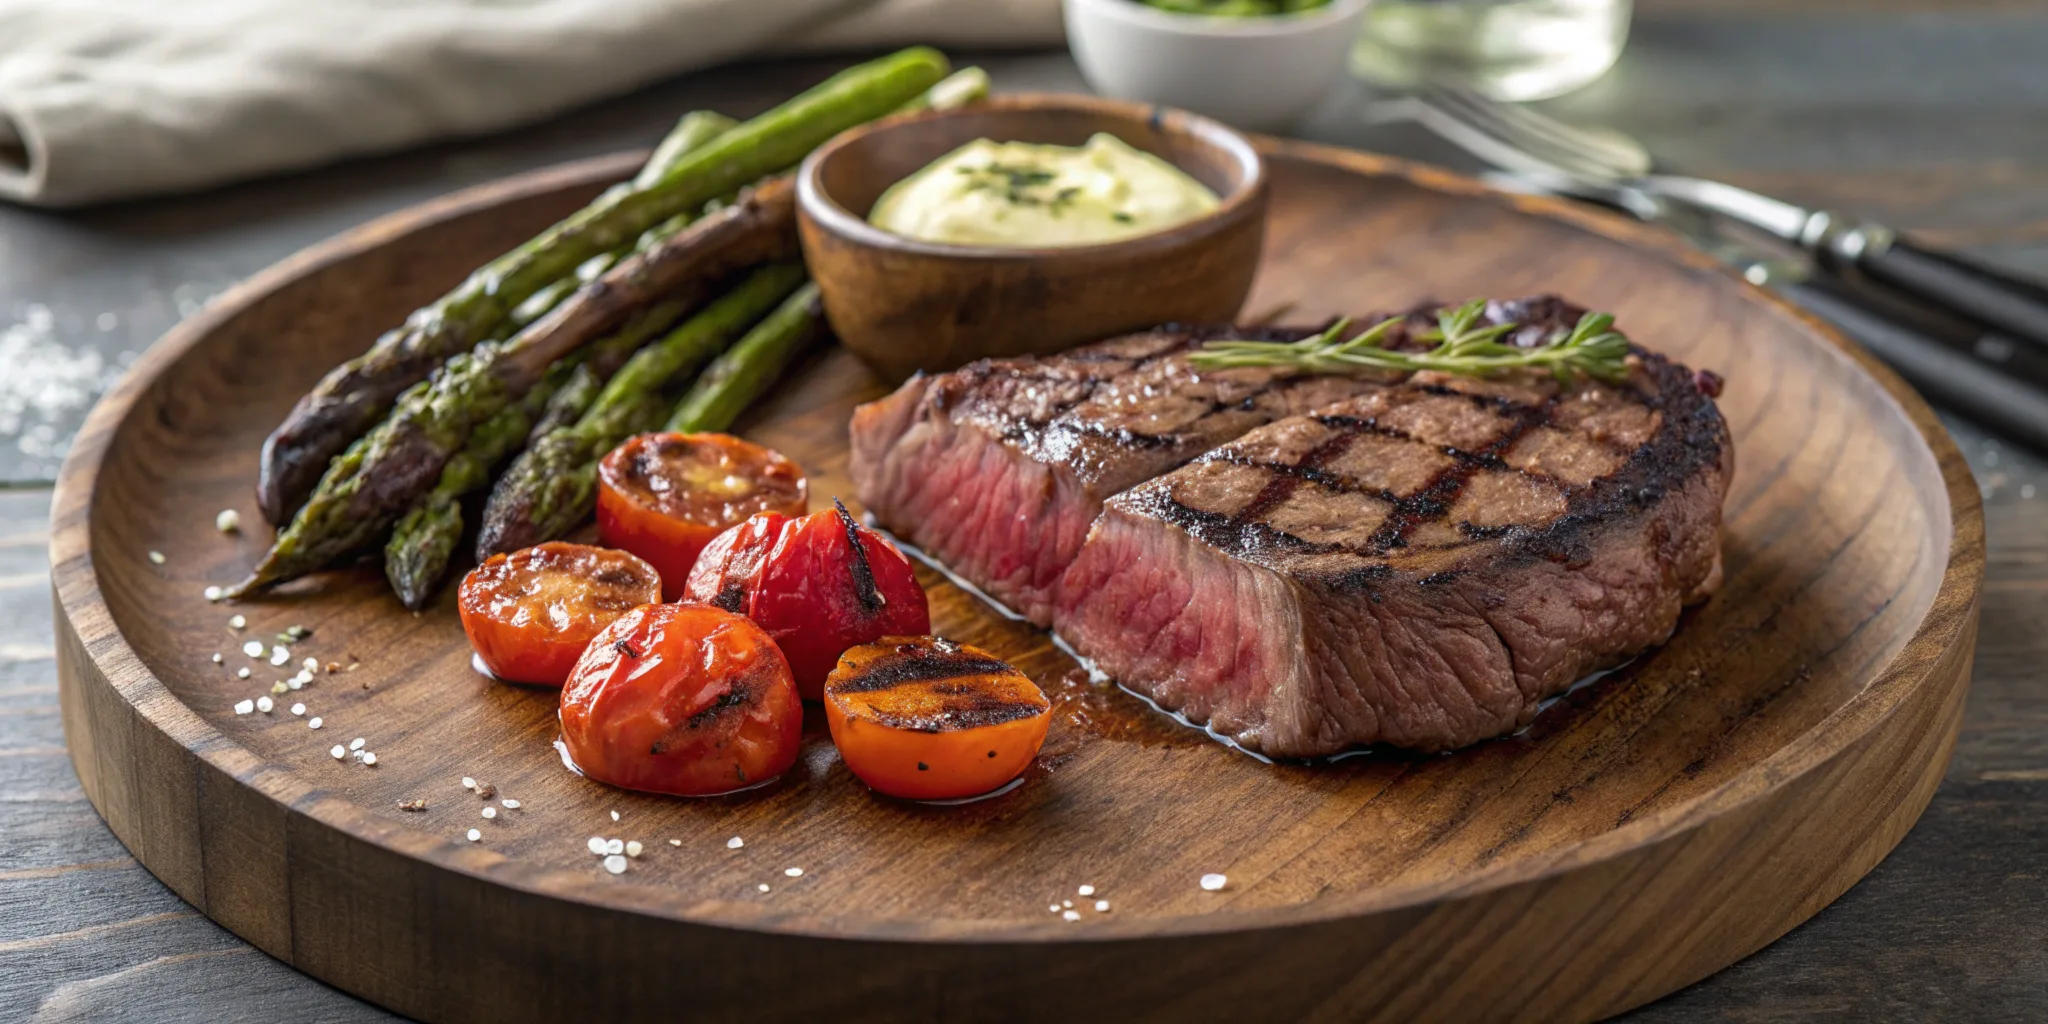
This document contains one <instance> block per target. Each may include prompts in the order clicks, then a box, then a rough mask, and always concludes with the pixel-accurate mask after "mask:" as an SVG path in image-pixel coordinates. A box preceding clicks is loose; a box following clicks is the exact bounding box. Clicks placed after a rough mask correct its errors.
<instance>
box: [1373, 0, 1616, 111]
mask: <svg viewBox="0 0 2048 1024" xmlns="http://www.w3.org/2000/svg"><path fill="white" fill-rule="evenodd" d="M1630 6H1631V0H1373V3H1372V5H1371V6H1369V7H1368V8H1366V12H1365V24H1364V27H1363V29H1361V30H1360V32H1359V36H1358V43H1357V45H1356V46H1355V47H1353V49H1352V51H1351V69H1352V72H1353V73H1354V74H1357V75H1358V76H1359V77H1361V78H1365V79H1367V80H1368V81H1372V82H1377V83H1380V84H1382V85H1390V86H1395V87H1402V86H1412V85H1414V84H1416V83H1418V82H1420V81H1422V80H1425V79H1431V78H1435V79H1449V80H1459V81H1463V82H1465V83H1466V84H1469V85H1471V86H1472V87H1473V88H1476V89H1478V90H1479V91H1480V92H1483V93H1485V94H1487V95H1489V96H1492V97H1493V98H1495V99H1501V100H1535V99H1543V98H1545V97H1549V96H1556V95H1559V94H1562V93H1567V92H1570V91H1572V90H1573V89H1576V88H1578V87H1580V86H1582V85H1585V84H1586V83H1587V82H1590V81H1592V80H1593V79H1595V78H1598V77H1600V76H1601V74H1603V73H1605V72H1606V70H1607V69H1608V68H1609V67H1611V66H1613V64H1614V59H1615V58H1616V57H1619V56H1620V55H1621V47H1622V44H1623V43H1624V42H1626V41H1627V40H1628V19H1629V10H1630Z"/></svg>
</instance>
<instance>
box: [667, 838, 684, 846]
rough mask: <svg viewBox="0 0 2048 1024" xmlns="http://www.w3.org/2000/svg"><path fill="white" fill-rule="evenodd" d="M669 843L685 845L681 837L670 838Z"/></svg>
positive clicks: (671, 844)
mask: <svg viewBox="0 0 2048 1024" xmlns="http://www.w3.org/2000/svg"><path fill="white" fill-rule="evenodd" d="M668 844H669V845H670V846H681V845H683V841H682V840H680V839H671V840H669V841H668Z"/></svg>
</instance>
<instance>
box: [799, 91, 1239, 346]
mask: <svg viewBox="0 0 2048 1024" xmlns="http://www.w3.org/2000/svg"><path fill="white" fill-rule="evenodd" d="M1096 132H1108V133H1110V134H1112V135H1115V136H1117V137H1118V138H1121V139H1123V140H1124V141H1125V142H1128V143H1130V144H1131V145H1133V146H1136V147H1137V148H1139V149H1142V150H1145V151H1146V152H1149V153H1152V154H1155V155H1157V156H1159V157H1161V158H1163V159H1165V160H1167V161H1168V162H1170V163H1172V164H1174V165H1175V166H1177V167H1179V168H1180V169H1181V170H1183V171H1186V172H1187V173H1188V174H1190V175H1192V176H1193V177H1194V178H1195V179H1196V180H1197V181H1200V182H1201V183H1202V184H1204V185H1207V186H1209V188H1210V189H1212V190H1213V191H1215V193H1216V194H1217V195H1218V196H1219V197H1221V198H1222V200H1223V202H1222V203H1221V205H1219V206H1218V207H1217V208H1216V210H1215V211H1213V212H1211V213H1210V214H1209V215H1208V216H1205V217H1202V218H1199V219H1197V220H1193V221H1189V222H1187V223H1185V224H1181V225H1178V226H1175V227H1171V228H1167V229H1166V230H1163V231H1158V232H1154V233H1152V234H1149V235H1143V236H1140V237H1137V238H1131V239H1125V240H1123V241H1118V242H1110V243H1106V244H1103V245H1085V246H1066V247H1060V248H1043V249H1036V248H1034V249H1022V248H1000V247H992V246H974V245H948V244H944V243H938V242H926V241H920V240H918V239H915V238H909V237H906V236H903V235H898V234H895V233H893V232H889V231H884V230H882V229H881V228H878V227H875V226H874V225H872V224H869V223H868V222H867V220H866V217H867V214H868V211H869V210H870V209H872V208H873V207H874V205H875V200H876V199H878V198H880V196H881V194H882V192H883V191H884V190H885V189H887V188H888V187H889V186H890V185H893V184H895V183H896V182H898V181H901V180H903V179H904V178H907V177H909V176H910V175H911V174H913V173H915V172H916V171H918V170H919V169H921V168H923V167H924V166H925V165H926V164H929V163H931V162H932V161H933V160H936V159H938V158H939V157H941V156H944V155H946V154H947V153H950V152H952V151H953V150H954V149H957V148H959V147H960V146H962V145H965V144H966V143H969V142H972V141H974V140H975V139H979V138H991V139H996V140H999V141H1004V142H1016V141H1022V142H1041V143H1054V144H1058V145H1063V146H1078V145H1080V144H1081V143H1084V142H1086V141H1088V137H1089V136H1090V135H1093V134H1095V133H1096ZM797 207H798V213H799V217H800V220H801V227H802V232H803V243H804V259H805V260H806V261H807V262H808V263H809V264H810V267H811V274H812V276H814V277H815V278H816V279H817V281H818V285H819V288H820V289H821V290H822V291H823V292H824V296H825V312H826V315H827V316H828V317H830V319H831V321H832V329H833V330H834V331H836V332H837V333H838V335H839V337H840V340H842V341H843V342H845V344H846V347H847V348H850V349H852V350H853V351H854V352H855V353H857V354H858V355H859V356H860V357H861V358H862V359H863V360H865V361H866V362H867V364H868V365H869V366H872V367H874V369H875V370H876V371H877V372H879V373H880V374H881V375H882V376H883V377H885V378H888V379H889V380H891V381H900V380H902V379H903V378H905V377H908V376H910V375H911V374H912V373H915V372H916V371H918V370H949V369H952V368H953V367H956V366H960V365H962V364H964V363H969V362H972V361H974V360H976V359H980V358H983V357H986V356H1014V355H1026V354H1033V353H1046V352H1058V351H1061V350H1063V349H1067V348H1071V347H1073V346H1074V345H1075V344H1077V343H1080V342H1084V341H1093V340H1095V339H1097V338H1102V337H1106V336H1108V335H1111V334H1116V333H1118V332H1120V331H1128V330H1134V329H1137V328H1140V327H1149V326H1151V325H1153V324H1159V323H1167V322H1171V321H1210V322H1213V321H1219V320H1229V319H1231V318H1232V317H1234V316H1235V315H1236V314H1237V310H1238V307H1239V306H1241V305H1243V304H1244V297H1245V295H1246V294H1247V293H1249V292H1250V291H1251V287H1252V278H1253V276H1254V275H1255V274H1256V273H1257V271H1258V266H1259V243H1260V240H1261V239H1262V238H1263V237H1264V234H1265V220H1266V171H1265V167H1264V165H1263V164H1262V163H1261V161H1260V159H1259V154H1258V151H1257V149H1255V148H1254V147H1253V146H1252V144H1251V142H1250V141H1249V140H1247V139H1246V138H1245V137H1244V136H1242V135H1239V134H1238V133H1236V132H1234V131H1231V130H1230V129H1229V128H1226V127H1224V126H1223V125H1221V124H1219V123H1217V122H1215V121H1211V120H1209V119H1208V118H1205V117H1199V116H1197V115H1194V114H1190V113H1187V112H1185V111H1180V110H1172V109H1169V108H1165V107H1153V106H1146V105H1142V104H1136V103H1122V102H1118V101H1115V100H1103V99H1095V98H1093V97H1088V96H1072V95H1025V96H1009V97H1002V98H998V99H994V100H991V101H989V102H988V103H985V104H980V105H978V106H975V107H973V108H971V109H967V110H952V111H935V112H931V113H926V114H922V115H918V116H914V117H908V118H904V119H900V120H892V121H886V122H881V123H878V124H874V125H870V126H867V127H864V128H856V129H854V130H852V131H850V132H847V133H846V134H844V135H841V136H839V137H838V138H837V139H835V140H833V141H832V142H829V143H827V144H826V145H824V146H823V147H821V148H819V149H818V150H817V151H816V152H814V153H812V154H811V156H810V159H808V160H805V161H804V164H803V167H802V169H801V170H799V171H798V172H797ZM1055 297H1057V298H1055Z"/></svg>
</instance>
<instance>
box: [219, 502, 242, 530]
mask: <svg viewBox="0 0 2048 1024" xmlns="http://www.w3.org/2000/svg"><path fill="white" fill-rule="evenodd" d="M213 528H214V529H216V530H219V531H220V532H222V533H234V532H235V531H237V530H240V529H241V528H242V514H241V513H240V512H237V511H235V510H234V509H231V508H224V509H221V510H220V514H219V515H217V516H214V517H213Z"/></svg>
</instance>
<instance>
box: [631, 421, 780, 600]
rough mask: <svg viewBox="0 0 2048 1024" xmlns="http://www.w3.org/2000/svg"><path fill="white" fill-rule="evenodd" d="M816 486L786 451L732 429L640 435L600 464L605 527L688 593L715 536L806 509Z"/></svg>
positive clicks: (676, 590)
mask: <svg viewBox="0 0 2048 1024" xmlns="http://www.w3.org/2000/svg"><path fill="white" fill-rule="evenodd" d="M808 493H809V485H808V484H807V483H806V481H805V480H804V475H803V471H802V470H801V469H798V468H797V465H796V463H794V462H791V461H790V460H789V459H787V458H784V457H783V456H782V454H781V453H779V452H777V451H775V450H773V449H770V448H764V447H762V446H760V445H757V444H754V443H753V442H751V441H744V440H741V439H740V438H737V437H734V436H732V435H730V434H680V433H658V434H640V435H638V436H636V437H631V438H628V439H627V440H626V441H625V442H624V443H623V444H620V445H619V446H618V447H617V448H614V449H612V450H611V452H610V453H608V454H606V455H605V457H604V459H603V460H601V461H600V462H599V463H598V467H597V532H598V536H599V537H601V538H603V540H604V542H605V543H606V544H608V545H610V546H612V547H616V548H621V549H623V550H626V551H631V552H632V553H634V554H636V555H639V556H640V557H641V558H643V559H646V560H647V562H648V564H650V565H652V566H654V568H655V569H656V570H657V571H659V572H660V573H661V578H662V580H663V581H664V583H665V588H666V589H665V591H664V596H665V597H666V598H667V599H669V600H675V599H677V598H678V597H680V596H682V593H683V583H684V581H685V580H686V579H688V577H689V573H690V567H691V566H692V565H693V564H695V563H696V561H697V556H698V554H699V553H700V552H702V551H703V550H704V546H705V545H706V544H707V543H709V542H710V541H711V539H712V538H714V537H716V536H718V534H719V533H721V532H723V531H724V530H726V529H728V528H730V527H732V526H734V525H736V524H738V523H741V522H744V521H745V520H746V519H747V518H748V517H749V516H752V515H754V514H755V513H757V512H776V513H780V514H783V515H792V516H800V515H802V514H803V513H804V509H805V507H806V506H807V504H808V497H807V496H808Z"/></svg>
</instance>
